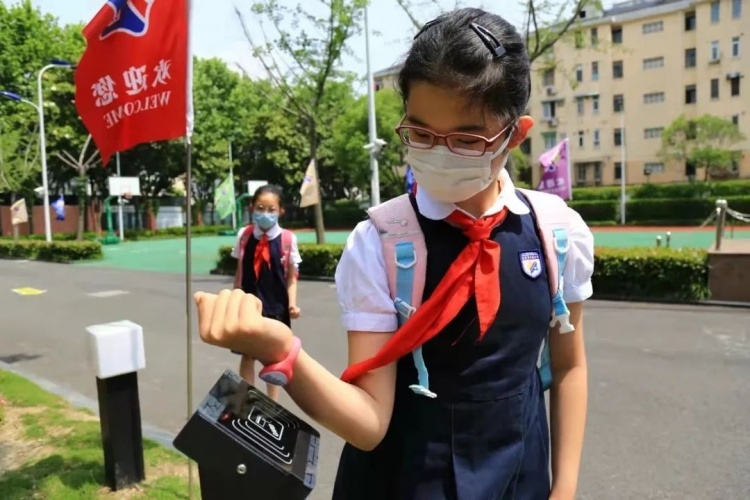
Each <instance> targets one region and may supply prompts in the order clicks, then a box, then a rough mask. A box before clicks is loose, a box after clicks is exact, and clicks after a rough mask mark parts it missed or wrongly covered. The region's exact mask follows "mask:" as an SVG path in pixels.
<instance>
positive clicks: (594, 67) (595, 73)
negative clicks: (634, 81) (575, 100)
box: [591, 38, 740, 82]
mask: <svg viewBox="0 0 750 500" xmlns="http://www.w3.org/2000/svg"><path fill="white" fill-rule="evenodd" d="M739 50H740V49H739V38H738V39H737V51H738V52H739ZM591 79H592V80H594V81H595V82H596V81H599V62H598V61H594V62H592V63H591Z"/></svg>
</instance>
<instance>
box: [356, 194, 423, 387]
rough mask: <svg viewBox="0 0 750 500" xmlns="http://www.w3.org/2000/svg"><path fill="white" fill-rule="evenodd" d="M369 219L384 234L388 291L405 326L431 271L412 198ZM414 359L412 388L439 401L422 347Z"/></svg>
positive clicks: (397, 201)
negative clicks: (416, 377) (431, 382)
mask: <svg viewBox="0 0 750 500" xmlns="http://www.w3.org/2000/svg"><path fill="white" fill-rule="evenodd" d="M368 215H369V216H370V221H371V222H372V224H373V225H374V226H375V229H377V230H378V234H380V240H381V242H382V245H383V258H384V260H385V269H386V274H387V277H388V288H389V290H390V295H391V298H392V299H393V305H394V306H395V308H396V312H397V315H398V324H399V326H401V325H403V324H404V323H406V321H408V319H409V318H410V317H411V315H412V314H414V312H415V311H416V310H417V308H418V307H419V306H420V305H421V304H422V295H423V294H424V282H425V273H426V269H427V247H426V245H425V241H424V234H423V233H422V229H421V228H420V226H419V221H418V220H417V214H416V213H415V212H414V207H412V205H411V200H410V199H409V195H408V194H404V195H401V196H398V197H396V198H393V199H392V200H389V201H387V202H385V203H382V204H380V205H378V206H376V207H372V208H370V209H369V210H368ZM412 356H413V358H414V365H415V367H416V368H417V376H418V383H417V384H413V385H410V386H409V388H410V389H411V390H412V391H414V392H415V393H417V394H420V395H423V396H427V397H431V398H434V397H436V396H437V395H436V394H435V393H434V392H431V391H430V390H429V386H430V384H429V375H428V372H427V367H426V366H425V362H424V357H423V356H422V347H417V348H416V349H414V351H412Z"/></svg>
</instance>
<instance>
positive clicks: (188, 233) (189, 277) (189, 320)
mask: <svg viewBox="0 0 750 500" xmlns="http://www.w3.org/2000/svg"><path fill="white" fill-rule="evenodd" d="M185 3H186V7H187V23H188V37H187V78H186V82H185V85H186V87H187V92H186V100H187V106H186V107H187V109H186V111H187V113H186V115H187V116H186V120H185V121H186V130H185V207H186V209H185V224H186V225H185V319H186V330H185V334H186V344H187V345H186V358H187V359H186V361H187V384H186V385H187V415H186V421H189V420H190V417H191V416H192V414H193V315H192V311H193V269H192V262H193V255H192V245H191V238H192V235H193V227H192V226H193V206H192V201H193V167H192V163H193V144H192V135H193V120H194V114H193V113H194V111H193V51H192V43H191V38H192V34H193V29H192V19H193V16H192V5H191V0H185ZM188 499H190V500H192V499H193V461H192V460H190V459H189V458H188Z"/></svg>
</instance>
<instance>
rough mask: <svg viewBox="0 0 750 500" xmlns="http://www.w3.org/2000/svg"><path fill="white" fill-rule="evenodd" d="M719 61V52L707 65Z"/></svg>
mask: <svg viewBox="0 0 750 500" xmlns="http://www.w3.org/2000/svg"><path fill="white" fill-rule="evenodd" d="M719 61H721V52H717V53H716V55H715V56H714V57H712V58H711V60H710V61H708V64H716V63H718V62H719Z"/></svg>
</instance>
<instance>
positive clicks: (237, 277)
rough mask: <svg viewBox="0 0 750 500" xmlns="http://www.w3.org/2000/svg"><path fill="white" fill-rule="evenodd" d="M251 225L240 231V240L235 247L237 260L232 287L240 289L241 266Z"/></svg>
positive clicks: (251, 231)
mask: <svg viewBox="0 0 750 500" xmlns="http://www.w3.org/2000/svg"><path fill="white" fill-rule="evenodd" d="M253 229H254V228H253V225H252V224H250V225H248V226H245V229H244V230H243V231H242V234H241V235H240V239H239V241H238V242H237V245H239V252H238V253H239V257H238V258H237V272H236V273H235V281H234V287H235V288H240V287H242V269H243V267H244V266H243V265H242V262H243V260H244V258H245V250H246V249H247V242H248V241H249V240H250V236H252V235H253Z"/></svg>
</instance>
